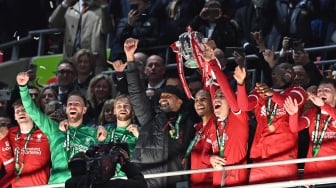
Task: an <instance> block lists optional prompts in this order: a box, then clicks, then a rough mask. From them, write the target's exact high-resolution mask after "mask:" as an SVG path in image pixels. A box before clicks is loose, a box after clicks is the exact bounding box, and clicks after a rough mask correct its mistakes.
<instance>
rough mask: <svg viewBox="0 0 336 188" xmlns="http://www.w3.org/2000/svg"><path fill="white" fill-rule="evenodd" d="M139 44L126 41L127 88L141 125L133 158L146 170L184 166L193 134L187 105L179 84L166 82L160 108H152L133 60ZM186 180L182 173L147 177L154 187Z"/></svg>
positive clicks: (185, 167) (173, 184) (150, 185)
mask: <svg viewBox="0 0 336 188" xmlns="http://www.w3.org/2000/svg"><path fill="white" fill-rule="evenodd" d="M137 44H138V40H137V39H132V38H130V39H127V40H126V41H125V45H124V50H125V53H126V57H127V63H128V65H127V70H126V76H127V81H128V91H129V93H130V98H131V103H132V106H133V109H134V112H135V116H136V118H137V119H138V121H139V124H140V125H141V129H140V133H139V138H138V142H137V144H136V146H135V150H134V155H133V160H132V161H133V162H134V163H137V164H138V165H139V166H140V167H141V168H142V172H143V173H144V174H148V173H157V172H167V171H168V172H169V171H177V170H185V169H187V164H184V165H182V164H181V161H182V158H183V155H184V152H185V151H186V149H187V147H188V145H189V143H190V141H191V139H192V137H193V130H192V122H191V121H190V119H189V117H188V115H187V113H188V111H187V110H186V109H184V105H185V101H184V98H185V97H184V95H183V93H182V91H180V90H179V89H178V88H176V87H173V86H166V87H165V88H164V89H163V90H162V93H161V95H160V99H159V107H160V110H158V111H155V110H154V109H153V107H152V105H151V103H150V101H149V100H148V98H147V97H146V94H145V88H144V87H143V86H142V85H141V82H140V80H139V75H138V72H137V65H136V62H134V52H135V50H136V49H137ZM148 62H149V61H148ZM148 62H147V63H148ZM153 66H155V65H153ZM144 112H145V113H144ZM185 181H187V179H186V178H185V177H183V176H172V177H161V178H153V179H147V183H148V187H153V188H157V187H167V188H170V187H176V184H177V183H178V182H185Z"/></svg>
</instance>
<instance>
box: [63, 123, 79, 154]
mask: <svg viewBox="0 0 336 188" xmlns="http://www.w3.org/2000/svg"><path fill="white" fill-rule="evenodd" d="M76 133H77V131H75V133H74V134H73V136H72V138H74V137H75V136H76ZM65 148H66V151H67V155H68V157H69V158H68V160H70V159H71V157H72V156H73V155H74V151H75V148H74V147H72V151H71V152H70V153H69V151H70V127H69V128H68V129H67V130H66V140H65Z"/></svg>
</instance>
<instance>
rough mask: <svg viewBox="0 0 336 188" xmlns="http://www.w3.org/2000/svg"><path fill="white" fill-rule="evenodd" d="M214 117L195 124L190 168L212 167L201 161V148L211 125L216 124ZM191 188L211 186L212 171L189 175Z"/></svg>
mask: <svg viewBox="0 0 336 188" xmlns="http://www.w3.org/2000/svg"><path fill="white" fill-rule="evenodd" d="M215 122H216V117H215V116H214V115H213V116H212V117H211V118H210V119H209V121H208V122H207V124H206V125H203V123H202V122H199V123H197V124H195V126H194V127H195V130H196V134H195V135H196V138H197V139H196V142H195V145H194V146H193V149H192V150H191V153H190V154H191V169H193V170H194V169H203V168H212V166H211V165H210V164H209V163H203V162H202V158H203V157H202V154H203V149H204V146H205V143H206V139H207V135H208V134H209V130H210V129H211V127H214V126H216V124H215ZM190 185H191V186H190V187H191V188H211V187H212V173H195V174H191V175H190Z"/></svg>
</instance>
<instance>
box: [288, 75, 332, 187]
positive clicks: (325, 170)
mask: <svg viewBox="0 0 336 188" xmlns="http://www.w3.org/2000/svg"><path fill="white" fill-rule="evenodd" d="M335 96H336V82H335V80H334V79H324V80H322V81H321V83H320V84H319V86H318V90H317V95H315V94H312V93H308V98H309V99H310V100H311V101H312V102H313V103H314V104H315V105H316V106H315V107H313V108H310V109H309V110H308V111H307V112H306V113H305V114H301V113H300V110H299V105H298V102H297V100H296V99H293V98H291V97H288V98H286V100H285V104H284V106H285V109H286V111H287V112H288V113H289V114H290V117H289V120H290V123H289V126H290V130H291V131H293V132H294V133H297V132H298V131H300V130H302V129H305V128H307V127H308V129H309V137H310V139H309V140H310V141H309V150H308V153H307V158H314V157H323V156H330V155H335V154H336V148H335V144H334V143H335V142H334V141H335V128H334V125H335V120H336V113H335V112H336V111H335V105H336V97H335ZM335 163H336V161H335V160H328V161H316V162H310V163H306V164H305V167H304V172H303V177H304V179H310V178H325V177H331V176H335ZM334 186H335V184H331V185H330V184H328V185H315V186H313V187H319V188H320V187H334Z"/></svg>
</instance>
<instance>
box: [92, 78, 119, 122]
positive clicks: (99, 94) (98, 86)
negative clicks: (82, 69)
mask: <svg viewBox="0 0 336 188" xmlns="http://www.w3.org/2000/svg"><path fill="white" fill-rule="evenodd" d="M114 93H115V89H114V84H113V81H112V79H110V78H109V77H108V76H107V75H104V74H98V75H96V76H95V77H93V78H92V79H91V81H90V84H89V88H88V90H87V94H86V96H87V101H88V112H87V116H86V118H88V120H89V121H90V122H88V123H90V124H92V125H93V124H97V123H98V122H97V121H98V116H99V114H100V112H101V109H102V107H103V105H104V102H105V101H106V100H108V99H112V98H114Z"/></svg>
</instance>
